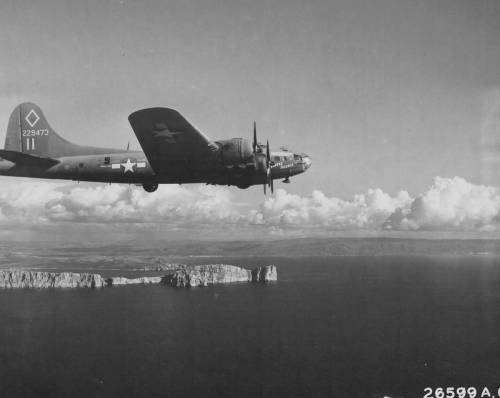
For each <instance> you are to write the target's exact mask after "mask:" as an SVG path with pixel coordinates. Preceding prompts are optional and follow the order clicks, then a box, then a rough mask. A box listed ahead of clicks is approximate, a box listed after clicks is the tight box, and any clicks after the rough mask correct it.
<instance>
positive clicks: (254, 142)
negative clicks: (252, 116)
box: [252, 120, 257, 154]
mask: <svg viewBox="0 0 500 398" xmlns="http://www.w3.org/2000/svg"><path fill="white" fill-rule="evenodd" d="M252 147H253V153H254V154H255V152H256V151H257V124H256V123H255V120H254V121H253V145H252Z"/></svg>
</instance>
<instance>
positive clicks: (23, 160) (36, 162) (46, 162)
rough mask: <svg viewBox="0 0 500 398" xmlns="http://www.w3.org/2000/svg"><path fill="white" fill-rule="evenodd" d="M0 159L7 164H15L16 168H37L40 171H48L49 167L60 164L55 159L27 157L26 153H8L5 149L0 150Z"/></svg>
mask: <svg viewBox="0 0 500 398" xmlns="http://www.w3.org/2000/svg"><path fill="white" fill-rule="evenodd" d="M0 157H2V158H4V159H6V160H8V161H9V162H12V163H15V164H16V165H17V166H22V167H38V168H40V169H48V168H49V167H52V166H54V165H56V164H57V163H60V161H59V160H57V159H52V158H45V157H41V156H35V155H28V154H27V153H23V152H17V151H9V150H6V149H0Z"/></svg>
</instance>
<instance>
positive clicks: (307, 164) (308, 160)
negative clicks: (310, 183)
mask: <svg viewBox="0 0 500 398" xmlns="http://www.w3.org/2000/svg"><path fill="white" fill-rule="evenodd" d="M302 161H303V162H304V170H307V169H308V168H309V167H311V164H312V160H311V158H310V157H309V156H308V155H305V156H302Z"/></svg>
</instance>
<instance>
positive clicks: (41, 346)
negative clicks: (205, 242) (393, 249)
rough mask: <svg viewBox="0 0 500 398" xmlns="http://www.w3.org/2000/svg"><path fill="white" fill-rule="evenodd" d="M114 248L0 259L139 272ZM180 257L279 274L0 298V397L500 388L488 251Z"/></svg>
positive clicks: (494, 264)
mask: <svg viewBox="0 0 500 398" xmlns="http://www.w3.org/2000/svg"><path fill="white" fill-rule="evenodd" d="M85 250H87V249H82V252H85ZM118 251H119V252H120V253H122V254H120V255H118V254H117V253H115V256H114V257H113V256H111V255H110V253H109V249H106V251H103V253H99V250H98V249H94V250H92V253H87V254H82V252H81V253H77V254H74V252H75V251H74V250H73V251H71V250H68V251H67V252H64V250H60V251H59V252H57V251H54V250H53V251H51V252H43V251H32V252H30V251H27V250H25V249H23V248H20V249H18V250H17V252H16V251H15V250H11V251H9V254H8V255H6V254H5V253H7V252H6V251H5V250H4V251H3V252H2V253H4V256H3V257H2V256H0V267H2V268H12V267H14V268H15V267H18V268H23V264H24V266H25V268H30V269H31V268H34V267H35V266H36V265H38V267H39V268H40V269H56V270H59V271H61V270H71V271H79V270H85V271H89V270H95V271H97V272H100V273H102V274H107V275H128V276H130V275H134V274H136V273H137V272H138V271H134V269H135V268H137V267H138V265H139V264H142V265H144V264H143V263H144V261H145V259H144V258H143V257H141V256H142V255H143V254H141V255H140V256H139V255H138V257H136V258H134V254H133V251H130V253H126V254H123V251H122V250H118V249H117V250H116V252H118ZM72 253H73V254H72ZM37 256H38V257H37ZM106 258H108V259H110V260H109V261H105V259H106ZM175 260H176V261H179V262H185V263H190V264H194V263H197V264H202V263H205V264H206V263H226V264H234V265H240V266H245V267H249V268H250V267H253V266H256V265H267V264H275V265H276V266H277V268H278V278H279V281H278V282H277V283H274V284H267V285H266V284H237V285H226V286H213V287H208V288H195V289H183V288H171V287H164V286H155V285H151V286H123V287H114V288H105V289H95V290H92V289H60V290H10V291H6V290H4V291H0V397H20V396H26V397H27V396H30V397H31V396H33V397H167V396H168V397H288V398H291V397H384V396H388V397H422V396H423V395H424V388H425V387H427V386H429V387H434V388H435V387H439V386H442V387H446V386H455V387H459V386H476V387H478V388H479V387H482V386H488V387H489V388H491V389H492V390H493V389H495V391H496V389H497V388H498V387H500V259H498V258H495V257H488V256H469V257H447V256H443V257H422V256H408V257H401V256H397V257H394V256H376V257H370V256H363V257H361V256H351V257H303V258H287V257H264V258H259V257H240V258H234V257H233V258H227V257H222V258H221V257H217V258H210V257H189V256H187V257H185V258H176V259H175Z"/></svg>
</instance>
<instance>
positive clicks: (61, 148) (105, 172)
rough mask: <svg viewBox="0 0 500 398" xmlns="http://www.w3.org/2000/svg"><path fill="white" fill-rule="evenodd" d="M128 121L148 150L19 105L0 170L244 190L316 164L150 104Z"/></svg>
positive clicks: (22, 174) (0, 153)
mask: <svg viewBox="0 0 500 398" xmlns="http://www.w3.org/2000/svg"><path fill="white" fill-rule="evenodd" d="M128 120H129V122H130V124H131V126H132V129H133V130H134V133H135V135H136V136H137V139H138V140H139V143H140V145H141V147H142V149H143V152H141V151H129V150H128V149H127V150H123V149H110V148H97V147H92V146H81V145H76V144H73V143H71V142H69V141H66V140H65V139H64V138H62V137H61V136H59V135H58V134H57V133H56V132H55V131H54V130H53V129H52V127H50V125H49V124H48V122H47V120H46V119H45V116H44V115H43V112H42V110H41V109H40V108H39V107H38V106H37V105H35V104H33V103H22V104H20V105H18V106H17V107H16V108H15V109H14V111H13V112H12V114H11V116H10V119H9V124H8V127H7V135H6V138H5V148H4V149H3V150H0V175H6V176H15V177H34V178H51V179H63V180H75V181H94V182H107V183H128V184H135V185H142V187H143V188H144V189H145V190H146V191H147V192H154V191H156V189H157V188H158V185H159V184H185V183H206V184H214V185H236V186H237V187H239V188H242V189H245V188H248V187H250V186H252V185H259V184H263V186H264V193H265V192H266V186H268V187H269V188H270V189H271V191H273V180H275V179H283V182H285V183H288V182H290V177H291V176H294V175H296V174H300V173H303V172H304V171H306V170H307V169H308V168H309V167H310V166H311V159H310V157H309V156H307V155H306V154H304V153H300V154H299V153H293V152H290V151H288V150H286V149H283V148H282V149H281V150H280V151H279V152H275V151H271V150H270V149H269V141H268V142H267V145H263V144H261V143H259V142H257V132H256V127H255V122H254V131H253V132H254V136H253V142H252V143H250V142H249V141H248V140H246V139H243V138H232V139H227V140H219V141H213V140H211V139H209V138H208V137H207V136H206V135H204V134H203V133H202V132H200V131H199V130H198V129H196V127H194V126H193V125H192V124H190V123H189V122H188V121H187V120H186V119H185V118H184V117H183V116H182V115H181V114H180V113H179V112H178V111H176V110H174V109H169V108H149V109H142V110H139V111H137V112H134V113H132V114H131V115H130V116H129V117H128Z"/></svg>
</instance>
